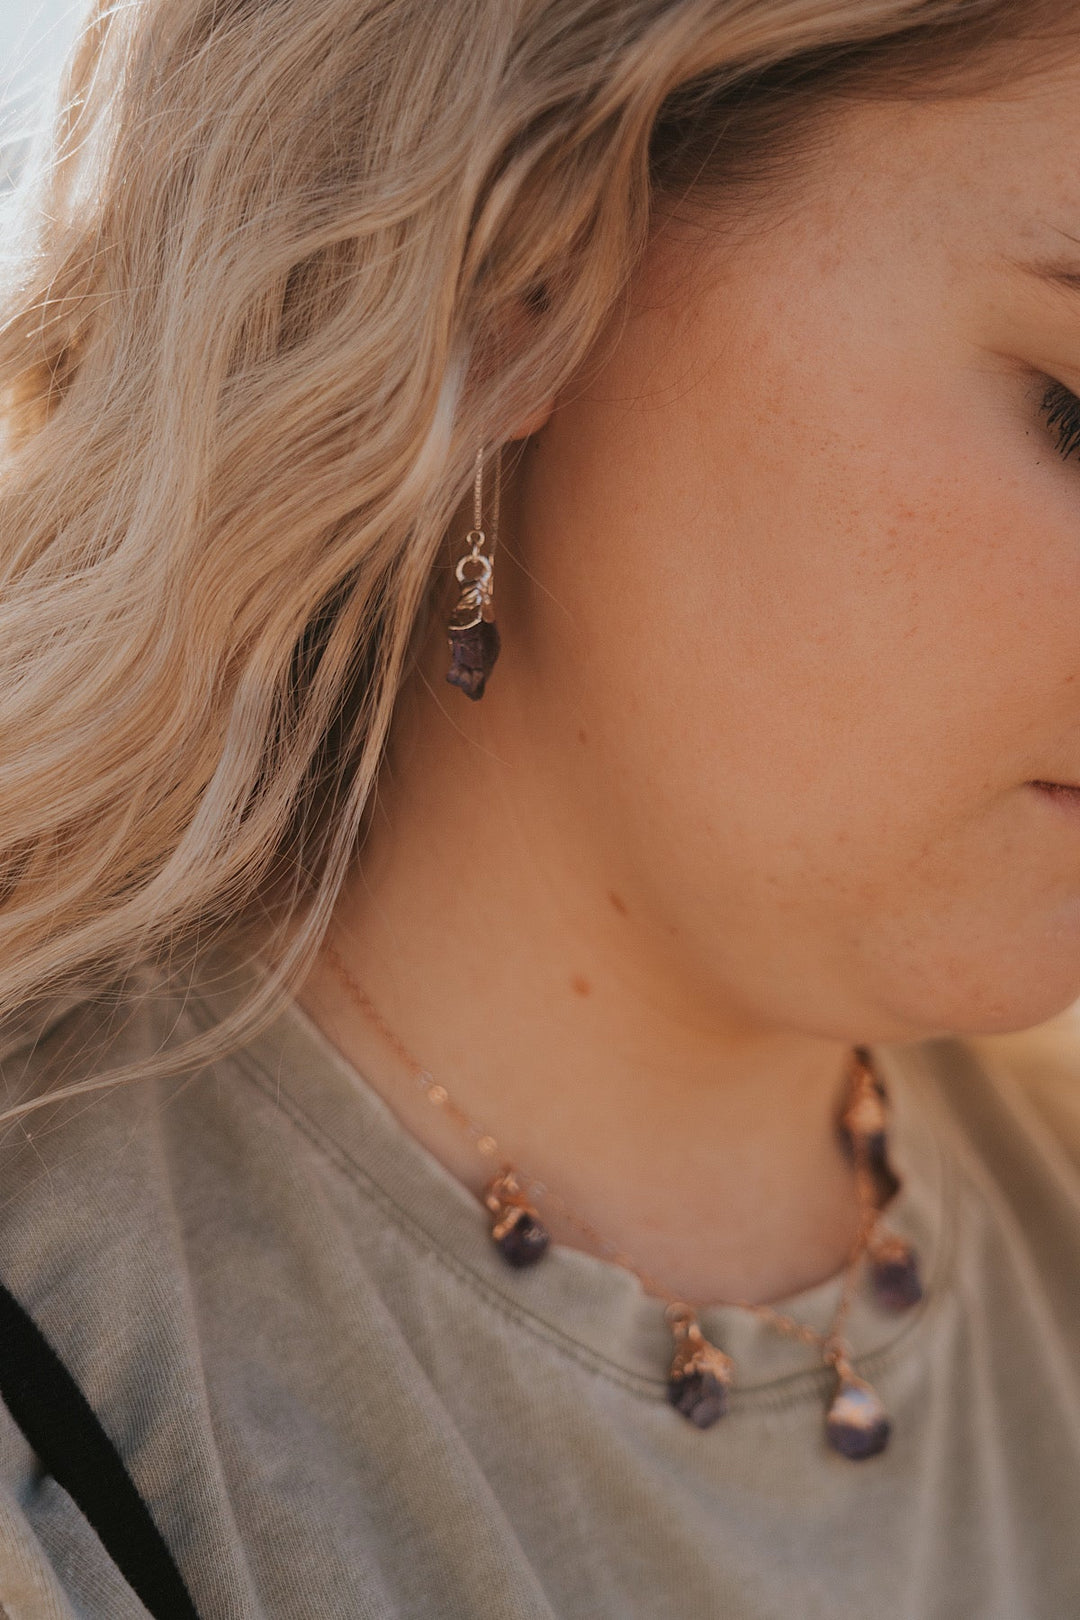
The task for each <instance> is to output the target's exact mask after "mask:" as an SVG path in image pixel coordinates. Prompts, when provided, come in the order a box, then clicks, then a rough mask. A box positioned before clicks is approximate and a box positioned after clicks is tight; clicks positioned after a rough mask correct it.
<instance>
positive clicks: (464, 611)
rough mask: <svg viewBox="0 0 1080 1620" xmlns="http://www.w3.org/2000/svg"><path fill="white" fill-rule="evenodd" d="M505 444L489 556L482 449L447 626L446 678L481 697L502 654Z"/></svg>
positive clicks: (499, 456)
mask: <svg viewBox="0 0 1080 1620" xmlns="http://www.w3.org/2000/svg"><path fill="white" fill-rule="evenodd" d="M501 460H502V448H501V446H500V448H499V449H498V450H497V451H496V452H495V495H494V499H493V501H492V518H491V546H490V548H489V550H488V552H487V553H486V554H485V553H484V552H483V551H482V550H481V547H482V546H483V544H484V542H485V540H486V539H487V536H486V535H485V533H484V529H483V527H482V524H483V506H482V500H481V495H482V490H483V478H484V447H483V445H481V446H480V448H479V450H477V452H476V476H475V478H474V480H473V526H472V528H471V529H470V530H469V532H468V534H467V535H466V536H465V541H466V544H467V545H468V548H469V549H468V550H467V551H465V552H463V553H462V555H461V556H460V557H459V558H458V561H457V566H456V567H455V569H454V574H455V577H456V578H457V581H458V584H459V585H460V586H461V595H460V596H459V597H458V603H457V606H456V607H455V609H454V611H453V613H452V614H451V615H450V620H449V623H448V624H447V627H446V630H447V635H448V637H449V641H450V668H449V669H448V670H447V672H446V679H447V680H448V681H449V682H450V684H451V686H459V687H460V688H461V690H462V691H463V692H464V693H465V696H466V697H469V698H473V699H474V700H475V699H477V698H481V697H483V695H484V687H485V686H486V684H487V679H488V676H489V675H490V674H491V671H492V669H493V668H494V665H495V660H496V658H498V656H499V645H500V643H499V630H498V626H497V625H496V623H495V613H494V610H493V608H492V605H491V597H492V590H493V574H494V557H495V542H496V539H497V537H498V529H499V483H500V479H499V471H500V463H501Z"/></svg>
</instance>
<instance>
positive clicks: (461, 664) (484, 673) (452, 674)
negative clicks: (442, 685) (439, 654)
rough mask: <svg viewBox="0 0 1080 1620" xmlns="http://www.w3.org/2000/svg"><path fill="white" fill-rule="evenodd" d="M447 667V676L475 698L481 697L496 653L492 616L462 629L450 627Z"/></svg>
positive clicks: (496, 645)
mask: <svg viewBox="0 0 1080 1620" xmlns="http://www.w3.org/2000/svg"><path fill="white" fill-rule="evenodd" d="M449 638H450V668H449V669H448V670H447V672H446V679H447V680H448V681H449V682H450V684H451V686H458V687H460V688H461V690H462V691H463V692H464V693H465V696H466V697H470V698H472V699H473V700H474V701H475V700H476V699H478V698H482V697H483V695H484V687H485V686H486V685H487V678H488V676H489V675H490V674H491V671H492V669H493V668H494V667H495V660H496V659H497V658H498V656H499V645H500V643H499V631H498V626H497V625H496V623H495V620H494V619H481V620H480V621H479V622H478V623H477V624H471V625H469V627H468V628H467V629H465V630H457V629H455V628H453V626H451V628H450V631H449Z"/></svg>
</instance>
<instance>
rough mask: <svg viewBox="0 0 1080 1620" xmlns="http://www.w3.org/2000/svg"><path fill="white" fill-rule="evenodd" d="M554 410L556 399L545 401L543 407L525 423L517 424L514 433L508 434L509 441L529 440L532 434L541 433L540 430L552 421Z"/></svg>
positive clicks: (528, 417) (524, 421)
mask: <svg viewBox="0 0 1080 1620" xmlns="http://www.w3.org/2000/svg"><path fill="white" fill-rule="evenodd" d="M554 409H555V401H554V399H548V400H545V401H544V403H543V405H541V406H538V408H537V409H536V410H535V411H533V413H532V415H531V416H527V417H525V418H524V420H523V421H521V422H517V423H515V425H514V429H513V431H512V432H511V433H508V434H507V439H508V440H514V439H528V438H529V437H530V436H531V435H532V434H534V433H539V431H540V429H541V428H542V427H544V426H545V424H546V423H547V422H549V421H550V419H551V413H552V411H553V410H554Z"/></svg>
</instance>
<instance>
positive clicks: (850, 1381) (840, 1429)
mask: <svg viewBox="0 0 1080 1620" xmlns="http://www.w3.org/2000/svg"><path fill="white" fill-rule="evenodd" d="M836 1372H837V1379H838V1383H837V1387H836V1394H835V1395H834V1396H833V1400H832V1405H831V1406H830V1407H829V1412H828V1416H827V1418H826V1420H825V1438H826V1439H827V1440H828V1442H829V1444H830V1446H832V1448H833V1450H834V1451H838V1452H839V1453H840V1455H841V1457H847V1458H848V1459H849V1460H850V1461H851V1462H862V1461H863V1459H864V1458H866V1457H876V1456H877V1454H878V1452H879V1451H884V1450H885V1447H886V1446H887V1445H888V1443H889V1435H890V1434H891V1432H892V1424H891V1423H890V1422H889V1415H888V1413H887V1412H886V1410H885V1408H884V1406H883V1405H882V1402H881V1398H880V1396H879V1395H878V1393H877V1391H876V1390H874V1389H872V1388H871V1386H870V1385H869V1384H868V1383H867V1382H866V1381H865V1379H863V1378H858V1377H856V1375H855V1373H854V1372H853V1371H852V1369H851V1367H850V1366H849V1365H848V1364H847V1362H843V1361H842V1362H839V1363H838V1364H837V1369H836Z"/></svg>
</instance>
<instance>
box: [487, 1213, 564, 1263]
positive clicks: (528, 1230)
mask: <svg viewBox="0 0 1080 1620" xmlns="http://www.w3.org/2000/svg"><path fill="white" fill-rule="evenodd" d="M550 1241H551V1239H550V1234H549V1233H548V1229H547V1227H546V1226H542V1225H541V1223H540V1222H539V1221H538V1220H537V1219H536V1216H535V1215H530V1214H529V1213H528V1211H527V1210H524V1209H523V1210H520V1211H519V1212H518V1215H517V1219H516V1220H515V1221H514V1222H513V1224H512V1225H511V1226H508V1227H507V1228H506V1230H505V1232H503V1234H502V1236H501V1237H497V1238H496V1239H495V1247H496V1248H497V1249H498V1251H499V1253H500V1254H501V1255H502V1257H503V1259H504V1260H505V1261H506V1263H507V1265H509V1266H514V1267H515V1268H517V1269H519V1270H520V1268H521V1267H522V1266H534V1265H535V1264H536V1262H537V1261H538V1260H539V1259H540V1257H541V1256H542V1255H543V1253H544V1251H545V1250H546V1248H547V1246H548V1244H549V1242H550Z"/></svg>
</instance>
